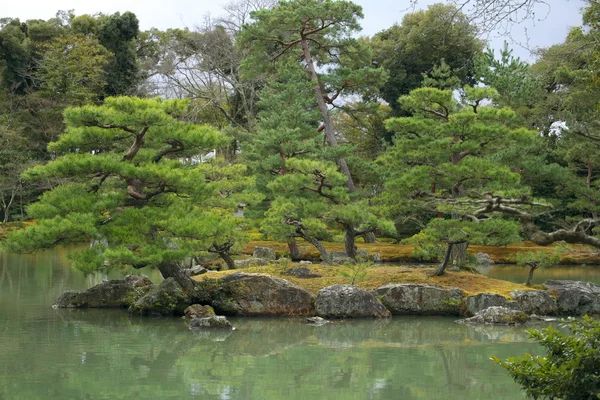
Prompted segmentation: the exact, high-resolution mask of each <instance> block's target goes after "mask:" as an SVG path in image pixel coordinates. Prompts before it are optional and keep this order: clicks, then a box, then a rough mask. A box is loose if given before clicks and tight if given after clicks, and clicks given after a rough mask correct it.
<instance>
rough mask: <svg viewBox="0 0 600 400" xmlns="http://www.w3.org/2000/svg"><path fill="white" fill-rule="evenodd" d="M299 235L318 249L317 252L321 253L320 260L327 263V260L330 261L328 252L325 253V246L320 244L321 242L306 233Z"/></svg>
mask: <svg viewBox="0 0 600 400" xmlns="http://www.w3.org/2000/svg"><path fill="white" fill-rule="evenodd" d="M301 237H302V239H304V240H306V241H307V242H308V243H310V244H312V245H313V246H315V247H316V248H317V250H319V254H321V260H323V262H324V263H326V264H329V262H330V260H329V254H327V250H325V247H324V246H323V245H322V244H321V242H319V241H318V240H317V239H315V238H313V237H310V236H308V235H302V236H301Z"/></svg>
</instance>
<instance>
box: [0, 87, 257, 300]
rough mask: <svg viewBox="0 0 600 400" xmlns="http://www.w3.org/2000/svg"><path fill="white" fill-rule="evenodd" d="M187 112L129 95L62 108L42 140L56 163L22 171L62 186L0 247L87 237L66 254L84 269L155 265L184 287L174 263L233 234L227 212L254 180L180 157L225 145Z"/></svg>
mask: <svg viewBox="0 0 600 400" xmlns="http://www.w3.org/2000/svg"><path fill="white" fill-rule="evenodd" d="M188 111H189V110H188V102H187V101H182V100H159V99H138V98H131V97H114V98H107V99H106V102H105V104H104V105H102V106H84V107H78V108H68V109H67V110H66V111H65V113H64V117H65V123H66V126H67V128H66V131H65V133H64V134H62V135H61V136H60V138H59V140H58V141H56V142H53V143H50V145H49V146H48V148H49V151H52V152H54V153H55V154H56V156H57V157H56V159H55V160H53V161H51V162H49V163H48V164H46V165H43V166H36V167H34V168H32V169H30V170H28V171H27V172H26V173H25V176H24V177H25V179H28V180H45V179H50V178H59V179H61V180H63V182H65V183H64V184H63V185H60V186H57V187H56V188H54V189H53V190H51V191H49V192H46V193H44V194H43V195H42V196H41V198H40V201H39V202H37V203H34V204H32V205H31V206H30V207H29V209H28V213H29V215H30V216H31V217H32V218H34V219H35V220H36V224H35V225H34V226H31V227H29V228H27V229H25V230H20V231H16V232H14V233H12V234H11V235H10V236H9V237H8V239H7V240H6V241H5V242H4V243H3V244H4V246H5V247H6V248H7V249H8V250H11V251H17V252H29V251H34V250H40V249H45V248H50V247H53V246H56V245H59V244H68V243H81V242H82V241H88V242H90V243H92V245H90V247H89V248H87V249H83V250H78V251H75V252H73V253H72V254H71V255H70V257H71V260H72V261H73V264H74V265H75V266H76V267H78V268H80V269H82V270H84V271H88V272H90V271H95V270H105V269H108V268H116V267H120V266H123V265H129V266H132V267H134V268H143V267H157V268H158V269H159V270H160V272H161V274H162V275H163V277H165V278H167V277H174V278H175V279H176V280H177V281H178V282H179V283H180V284H181V285H182V286H183V287H184V288H185V289H186V290H191V288H192V287H193V281H192V280H191V279H189V278H188V277H187V276H186V275H185V274H184V273H183V271H182V270H181V269H180V267H179V265H178V263H179V262H180V261H182V260H184V259H186V258H188V257H190V256H194V255H197V254H199V253H201V252H206V251H211V250H217V252H218V249H217V248H216V246H219V245H223V244H226V243H229V242H231V241H232V240H233V241H235V240H237V237H238V236H237V235H236V234H235V233H233V230H234V228H235V227H234V226H233V224H232V223H231V220H230V219H226V218H225V219H224V216H226V215H230V214H231V213H232V212H233V210H234V209H235V207H236V206H237V203H238V201H239V200H240V199H239V196H240V195H242V194H243V192H244V190H245V189H246V188H247V187H249V186H250V185H251V183H252V182H251V179H249V178H243V177H242V175H243V173H244V167H243V166H230V167H227V166H223V165H218V164H214V165H213V164H210V165H209V164H201V165H199V166H195V165H193V164H192V163H185V162H183V161H182V160H184V159H186V158H188V159H189V158H192V157H194V156H196V155H198V154H202V153H205V152H208V151H210V150H211V149H213V148H214V147H216V146H218V145H219V144H220V143H222V142H223V138H222V136H221V135H220V133H219V132H218V131H216V130H215V129H213V128H211V127H208V126H199V125H195V124H191V123H186V122H184V121H183V120H182V117H183V116H184V115H185V114H186V113H188ZM225 226H226V227H227V229H224V227H225Z"/></svg>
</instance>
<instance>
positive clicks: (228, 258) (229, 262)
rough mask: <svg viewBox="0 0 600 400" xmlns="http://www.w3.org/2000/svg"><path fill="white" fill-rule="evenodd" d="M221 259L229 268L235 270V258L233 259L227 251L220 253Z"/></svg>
mask: <svg viewBox="0 0 600 400" xmlns="http://www.w3.org/2000/svg"><path fill="white" fill-rule="evenodd" d="M219 257H221V258H222V259H223V261H225V264H227V268H229V269H235V262H234V261H233V257H231V254H229V253H228V252H226V251H220V252H219Z"/></svg>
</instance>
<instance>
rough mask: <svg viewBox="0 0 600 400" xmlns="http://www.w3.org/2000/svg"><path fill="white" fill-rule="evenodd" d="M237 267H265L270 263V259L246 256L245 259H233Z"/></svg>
mask: <svg viewBox="0 0 600 400" xmlns="http://www.w3.org/2000/svg"><path fill="white" fill-rule="evenodd" d="M233 262H234V264H235V267H236V268H249V267H264V266H266V265H269V261H268V260H265V259H264V258H254V257H253V258H246V259H244V260H234V261H233Z"/></svg>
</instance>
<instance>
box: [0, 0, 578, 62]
mask: <svg viewBox="0 0 600 400" xmlns="http://www.w3.org/2000/svg"><path fill="white" fill-rule="evenodd" d="M228 2H229V0H210V1H209V0H170V1H164V0H101V1H90V0H21V1H15V0H0V17H13V18H20V19H22V20H27V19H45V20H46V19H49V18H52V17H53V16H54V15H55V14H56V11H57V10H70V9H74V10H75V13H76V14H77V15H80V14H94V13H96V12H103V13H114V12H116V11H120V12H125V11H132V12H134V13H135V14H136V15H137V17H138V19H139V20H140V27H141V29H142V30H145V29H148V28H150V27H156V28H159V29H161V30H164V29H167V28H176V27H186V26H187V27H189V28H193V27H194V26H195V25H198V24H201V23H202V21H203V19H204V17H205V16H206V15H207V14H211V15H213V16H217V15H220V14H221V6H222V5H223V4H226V3H228ZM354 2H355V3H357V4H360V5H361V6H362V7H363V12H364V15H365V19H364V20H363V21H362V26H363V32H362V34H364V35H372V34H374V33H376V32H379V31H381V30H383V29H386V28H388V27H390V26H391V25H393V24H394V23H395V22H398V23H399V22H400V21H401V20H402V16H403V15H404V13H405V12H406V11H407V9H408V7H409V1H408V0H354ZM435 2H440V0H437V1H435V0H419V3H418V6H419V7H422V8H425V7H426V6H427V5H428V4H433V3H435ZM549 2H550V3H552V6H551V7H552V8H551V9H550V10H549V11H548V8H547V7H544V6H541V7H539V9H538V10H537V18H536V20H535V21H528V22H527V23H525V24H521V25H519V26H517V27H515V28H514V29H513V30H512V35H511V36H512V38H513V39H514V41H515V42H521V43H526V42H527V41H528V47H530V48H536V47H546V46H549V45H552V44H555V43H560V42H562V41H563V40H564V38H565V36H566V34H567V32H568V30H569V27H571V26H576V25H580V23H581V17H580V13H579V10H580V8H581V7H582V6H583V1H581V0H550V1H549ZM488 39H489V40H490V42H491V44H492V47H493V48H496V49H498V48H501V47H502V43H503V41H504V40H505V37H498V35H491V36H490V37H489V38H488ZM512 47H513V48H514V49H515V54H517V55H519V56H521V57H522V58H525V59H526V58H529V52H528V51H527V50H525V49H523V48H520V47H519V45H518V44H516V43H515V44H512Z"/></svg>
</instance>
